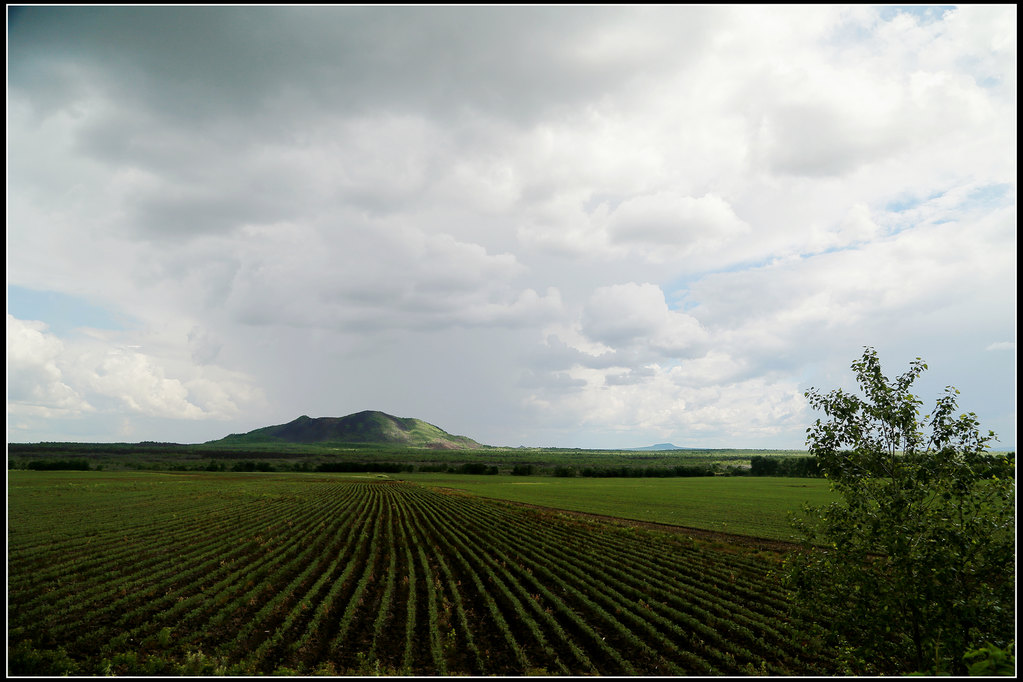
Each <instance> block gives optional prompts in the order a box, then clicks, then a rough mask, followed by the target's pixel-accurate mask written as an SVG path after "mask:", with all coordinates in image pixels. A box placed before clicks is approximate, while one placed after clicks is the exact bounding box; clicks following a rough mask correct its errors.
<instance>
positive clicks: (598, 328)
mask: <svg viewBox="0 0 1023 682" xmlns="http://www.w3.org/2000/svg"><path fill="white" fill-rule="evenodd" d="M581 325H582V326H581V328H582V331H583V333H584V334H585V335H586V336H587V337H588V338H589V339H591V340H592V341H597V342H599V343H602V344H604V345H606V346H608V347H609V348H613V349H628V348H636V347H641V348H644V349H647V350H650V351H653V352H656V353H659V354H662V355H670V356H693V355H695V354H699V353H700V352H701V351H702V350H703V349H704V346H705V344H706V342H707V338H708V337H707V332H706V331H705V330H704V329H703V328H702V326H701V325H700V323H699V321H697V320H696V319H695V318H693V317H692V316H690V315H687V314H685V313H681V312H678V311H674V310H670V309H669V308H668V305H667V303H666V302H665V300H664V292H663V291H661V289H660V287H658V286H657V285H655V284H650V283H644V284H637V283H635V282H629V283H627V284H616V285H612V286H608V287H599V288H598V289H597V290H596V291H594V293H593V295H592V296H591V297H590V300H589V301H588V302H587V304H586V307H585V308H584V309H583V314H582V320H581Z"/></svg>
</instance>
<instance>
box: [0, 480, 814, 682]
mask: <svg viewBox="0 0 1023 682" xmlns="http://www.w3.org/2000/svg"><path fill="white" fill-rule="evenodd" d="M422 478H423V480H420V481H418V482H416V483H412V482H409V481H397V480H392V479H389V478H387V477H386V476H379V475H362V476H353V475H331V474H327V475H325V474H276V473H269V474H260V473H253V474H245V473H205V472H189V473H155V472H31V471H12V472H9V478H8V521H9V533H8V616H9V618H8V654H9V656H8V673H9V674H27V675H61V674H78V675H99V674H122V675H138V674H145V675H181V674H202V675H252V674H267V673H274V674H295V673H300V674H346V675H364V674H374V673H384V674H413V675H444V674H457V675H466V674H471V675H490V674H506V675H521V674H571V675H588V674H601V675H608V674H610V675H719V674H732V675H736V674H739V675H742V674H776V675H785V674H811V673H822V674H827V673H828V672H829V671H830V668H829V665H830V664H829V660H830V657H829V656H828V653H827V652H826V651H825V650H823V649H822V648H821V645H820V643H819V641H820V640H819V639H818V636H819V634H820V632H821V630H820V628H819V627H818V625H817V624H816V619H817V618H818V617H819V614H812V613H808V612H805V611H801V610H800V609H793V608H791V607H790V605H789V604H788V602H787V601H786V598H785V594H784V592H783V590H782V589H781V588H780V587H779V586H778V584H777V582H776V579H775V578H773V577H772V574H771V570H772V567H773V566H774V564H773V563H771V562H770V561H766V560H764V559H762V558H761V557H760V555H758V554H756V553H753V552H748V551H742V550H741V549H738V548H737V550H736V551H719V550H718V549H716V548H715V546H714V545H713V544H712V543H711V544H708V543H702V542H700V541H695V540H691V539H688V538H686V537H684V536H679V535H678V534H667V533H660V532H656V531H650V530H644V529H637V528H622V527H619V526H615V525H613V524H607V523H601V522H596V521H591V520H584V519H570V518H566V517H565V516H563V515H560V514H557V513H550V512H546V511H543V510H538V509H532V508H524V507H521V506H517V505H512V504H509V503H507V502H503V501H500V500H495V499H488V498H486V497H482V496H477V495H466V494H464V493H462V492H460V491H454V490H450V489H449V490H442V489H443V488H452V487H454V486H452V485H446V484H449V483H452V482H453V481H452V480H450V479H447V478H444V477H440V476H437V477H422ZM427 478H429V479H430V480H426V479H427ZM469 478H470V477H466V476H458V477H456V480H457V481H458V482H460V483H461V484H462V485H463V486H464V485H466V484H467V481H468V483H469V484H470V485H469V487H471V486H472V484H478V485H483V484H484V481H483V480H482V479H484V478H491V479H492V478H494V477H475V478H474V480H472V481H469ZM546 480H547V482H551V481H550V479H546ZM540 482H541V481H536V480H521V481H513V482H511V484H510V486H509V487H511V488H514V489H525V488H536V487H538V484H539V483H540ZM583 483H589V484H593V483H599V482H596V481H564V480H563V481H558V484H559V485H565V490H570V491H574V492H575V494H576V495H577V496H578V495H580V494H582V493H583V492H584V491H586V490H590V491H593V490H597V491H598V492H599V491H601V490H602V491H603V492H604V493H606V492H607V491H608V490H610V489H611V488H610V487H605V488H596V489H595V488H586V487H582V486H580V487H574V486H577V485H579V484H583ZM617 483H618V486H617V490H619V491H620V492H621V493H622V494H623V495H627V494H628V492H627V491H629V490H630V489H632V490H633V492H635V490H637V489H638V488H635V487H631V486H627V485H626V483H631V484H632V486H636V485H638V484H640V483H641V482H639V481H631V482H625V481H619V482H617ZM658 483H659V481H658ZM749 483H754V481H752V480H750V481H749ZM660 490H661V492H660V499H662V501H664V500H665V491H666V490H668V488H663V489H660ZM650 495H651V499H655V498H657V495H654V494H653V493H651V494H650ZM618 504H619V505H625V502H624V498H622V499H620V500H619V502H618ZM665 508H667V506H666V507H665ZM619 509H625V507H624V506H619Z"/></svg>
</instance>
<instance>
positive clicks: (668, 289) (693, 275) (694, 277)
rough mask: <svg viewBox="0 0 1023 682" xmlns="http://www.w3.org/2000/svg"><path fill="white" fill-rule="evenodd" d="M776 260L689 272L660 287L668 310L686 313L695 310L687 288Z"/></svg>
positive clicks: (695, 304)
mask: <svg viewBox="0 0 1023 682" xmlns="http://www.w3.org/2000/svg"><path fill="white" fill-rule="evenodd" d="M777 260H778V259H777V258H774V257H771V258H764V259H761V260H757V261H743V262H740V263H733V264H732V265H728V266H726V267H723V268H716V269H714V270H699V271H696V272H689V273H686V274H684V275H680V276H679V277H676V278H674V279H671V280H669V281H667V282H665V283H664V284H663V285H662V286H661V290H662V291H663V292H664V298H665V301H666V302H667V304H668V309H669V310H678V311H681V312H686V311H688V310H691V309H692V308H695V307H696V306H697V303H696V302H695V301H690V300H689V299H688V298H687V297H688V293H689V287H690V286H691V285H692V284H693V283H694V282H697V281H699V280H701V279H704V278H706V277H710V276H712V275H722V274H728V273H732V272H744V271H747V270H758V269H760V268H764V267H767V266H769V265H771V264H773V263H775V262H776V261H777Z"/></svg>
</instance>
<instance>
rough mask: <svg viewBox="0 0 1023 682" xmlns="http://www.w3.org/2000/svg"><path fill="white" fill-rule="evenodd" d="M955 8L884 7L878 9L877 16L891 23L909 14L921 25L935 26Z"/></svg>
mask: <svg viewBox="0 0 1023 682" xmlns="http://www.w3.org/2000/svg"><path fill="white" fill-rule="evenodd" d="M955 8H956V6H955V5H884V6H879V7H878V8H877V14H878V16H879V17H881V19H882V20H883V21H891V20H892V19H894V18H895V17H897V16H898V15H900V14H909V15H911V16H912V17H914V18H915V19H916V20H917V21H918V22H920V23H921V24H933V23H934V22H936V21H941V20H942V19H943V18H944V16H945V12H950V11H952V10H954V9H955Z"/></svg>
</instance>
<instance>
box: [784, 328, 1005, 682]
mask: <svg viewBox="0 0 1023 682" xmlns="http://www.w3.org/2000/svg"><path fill="white" fill-rule="evenodd" d="M852 369H853V371H854V372H855V373H856V379H857V382H858V384H859V387H860V389H861V391H862V393H863V397H860V396H858V395H854V394H851V393H847V392H845V391H842V390H834V391H831V392H830V393H827V394H822V393H819V392H818V391H817V390H816V389H811V390H809V391H807V392H806V397H807V399H808V400H809V402H810V405H811V406H812V407H813V408H814V409H817V410H822V411H823V412H824V414H825V415H826V417H827V419H826V420H825V421H821V420H820V419H818V420H817V421H816V423H815V424H814V425H813V426H812V427H810V428H808V429H807V445H808V446H809V449H810V452H811V454H812V455H814V456H815V457H816V459H817V462H818V465H819V467H820V470H821V471H822V473H823V474H824V476H826V477H827V478H828V479H829V480H830V481H831V487H832V490H834V491H836V492H837V493H839V494H840V495H841V501H839V502H835V503H833V504H832V505H831V506H829V507H826V508H822V509H810V508H807V511H808V512H810V514H809V516H808V520H803V521H797V526H798V527H799V528H800V530H802V532H803V535H804V539H805V542H804V550H803V551H802V552H800V553H797V554H796V555H794V556H793V558H792V559H791V560H790V562H789V566H788V574H787V575H788V580H789V585H790V586H791V587H792V588H793V589H794V592H795V595H796V596H797V597H800V598H802V599H803V600H808V601H810V603H811V604H813V605H814V606H815V607H817V608H819V609H825V610H826V612H827V613H830V614H833V623H834V625H835V632H836V633H837V634H838V635H839V636H840V637H842V638H843V639H844V641H845V642H846V646H847V647H848V649H847V650H848V651H849V653H850V654H852V660H855V661H859V662H860V664H861V665H862V666H863V668H862V669H860V670H858V671H857V672H908V671H924V670H930V671H932V672H935V673H936V672H938V671H939V670H940V671H944V672H952V673H956V674H962V673H965V672H966V668H965V665H964V663H963V656H964V654H966V652H967V651H968V650H969V649H970V648H974V647H979V646H981V645H983V644H985V643H987V642H991V643H994V644H996V645H998V646H1002V647H1005V646H1006V645H1007V644H1008V643H1009V640H1010V639H1011V638H1012V636H1013V630H1014V622H1015V613H1014V610H1015V587H1014V579H1015V552H1014V544H1015V537H1014V535H1015V458H1014V455H1012V454H1010V455H993V454H991V453H989V452H988V450H987V448H988V443H989V442H990V441H992V440H994V439H995V434H994V433H992V432H990V431H989V432H988V435H987V436H981V435H980V432H979V429H978V427H979V422H978V420H977V416H976V415H975V414H973V413H967V414H960V415H958V416H956V415H955V412H956V409H957V406H956V395H958V393H959V391H957V390H956V389H955V388H952V387H946V389H945V392H944V394H943V395H942V396H941V397H939V398H938V399H937V402H936V405H935V407H934V409H933V410H932V411H931V413H930V414H927V415H924V416H923V417H922V418H921V417H920V406H921V405H922V404H923V403H922V402H921V401H920V400H919V399H918V398H917V397H916V396H915V395H913V394H912V393H910V391H909V389H910V386H911V385H912V383H913V382H914V381H915V380H916V378H917V377H918V376H920V374H921V373H922V372H923V371H924V370H925V369H927V365H926V364H924V363H923V362H922V361H921V360H920V359H919V358H917V359H916V360H915V361H913V362H911V363H910V368H909V370H908V371H907V372H905V373H904V374H902V375H901V376H899V377H898V378H896V379H895V380H894V381H890V380H889V379H888V378H886V377H885V376H884V375H883V374H882V372H881V365H880V362H879V361H878V358H877V353H876V352H875V351H874V349H872V348H866V349H865V351H864V353H863V357H862V358H861V359H859V360H857V361H855V362H853V363H852Z"/></svg>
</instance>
